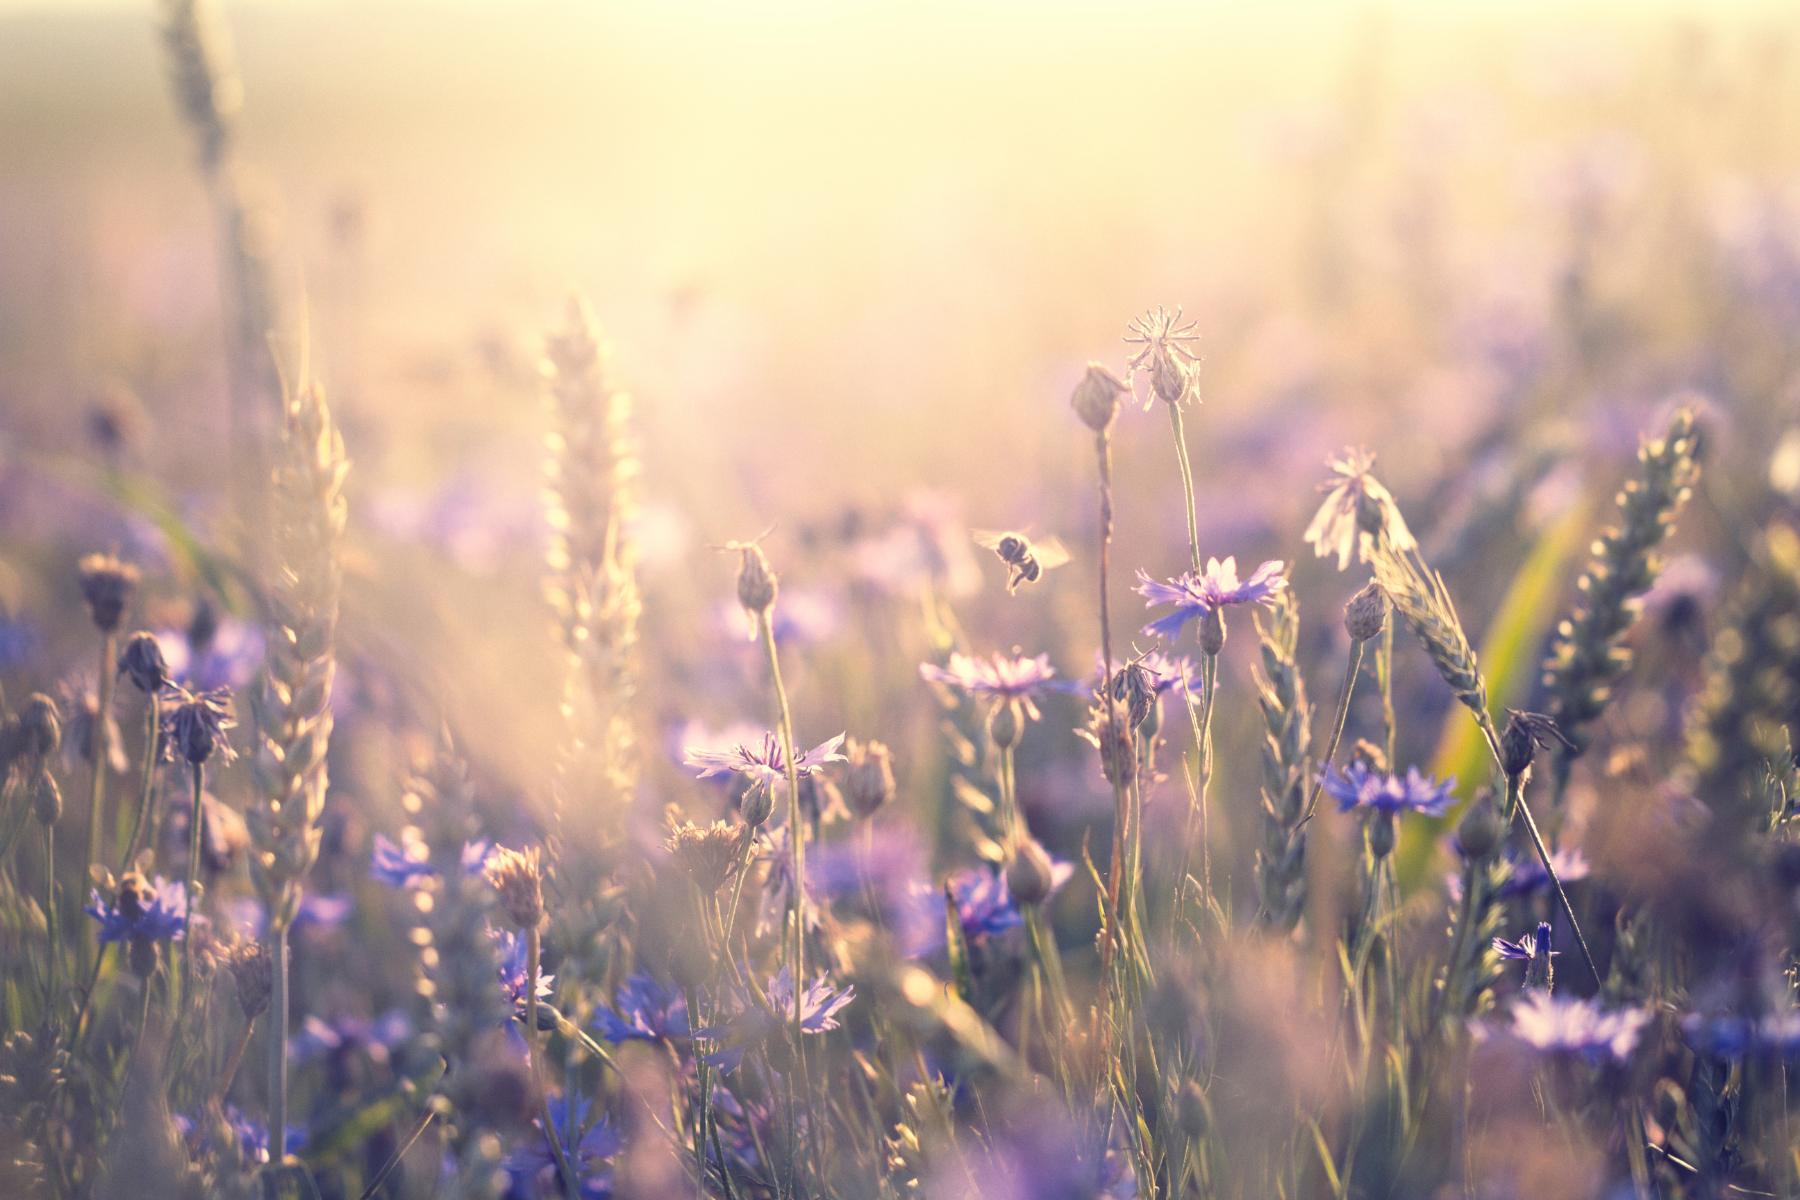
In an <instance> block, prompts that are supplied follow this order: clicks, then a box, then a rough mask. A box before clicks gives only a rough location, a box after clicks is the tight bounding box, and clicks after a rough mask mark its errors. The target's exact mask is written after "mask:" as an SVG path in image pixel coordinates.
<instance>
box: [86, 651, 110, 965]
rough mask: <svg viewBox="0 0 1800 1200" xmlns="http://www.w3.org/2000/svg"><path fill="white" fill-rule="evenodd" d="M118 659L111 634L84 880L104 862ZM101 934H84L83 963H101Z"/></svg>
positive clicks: (97, 720)
mask: <svg viewBox="0 0 1800 1200" xmlns="http://www.w3.org/2000/svg"><path fill="white" fill-rule="evenodd" d="M117 656H118V642H117V635H115V634H114V633H113V632H112V631H111V630H108V631H107V632H106V633H105V634H104V635H103V636H102V637H101V639H100V683H99V692H100V697H99V704H100V708H99V711H98V713H97V714H96V715H95V717H94V733H93V738H92V740H91V741H90V742H89V744H88V747H87V748H88V749H89V750H90V751H92V753H93V756H94V764H93V765H94V774H93V781H92V783H91V784H90V786H89V788H88V827H87V859H86V860H85V861H84V862H83V863H82V864H81V877H82V878H83V879H86V878H87V877H88V868H89V867H91V866H93V865H94V864H95V863H97V862H99V861H100V810H101V808H102V807H103V802H104V800H105V796H106V766H107V761H108V759H109V758H110V757H111V755H110V754H109V753H108V751H110V750H111V749H112V733H111V728H110V726H109V725H108V724H107V722H108V719H109V718H110V717H111V715H112V699H113V671H114V670H116V669H117V668H116V665H115V662H114V660H115V659H116V658H117ZM99 936H100V931H99V929H98V928H97V927H95V926H89V927H88V928H87V929H86V930H84V931H83V933H82V938H81V945H82V962H83V963H89V962H94V961H96V960H98V958H99V957H100V956H99V946H100V942H99Z"/></svg>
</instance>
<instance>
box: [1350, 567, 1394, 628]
mask: <svg viewBox="0 0 1800 1200" xmlns="http://www.w3.org/2000/svg"><path fill="white" fill-rule="evenodd" d="M1386 624H1387V596H1386V595H1385V594H1383V592H1382V590H1381V585H1380V584H1379V583H1376V582H1375V581H1374V580H1373V579H1371V580H1369V582H1368V583H1366V584H1364V585H1363V588H1362V590H1361V591H1360V592H1358V593H1356V595H1354V596H1352V597H1350V602H1349V603H1348V604H1346V605H1344V632H1345V633H1348V634H1349V635H1350V640H1351V641H1353V642H1366V641H1368V640H1369V639H1370V638H1374V637H1379V636H1381V630H1382V628H1383V627H1384V626H1385V625H1386Z"/></svg>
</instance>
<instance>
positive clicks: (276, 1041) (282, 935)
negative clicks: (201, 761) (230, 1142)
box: [182, 767, 288, 1162]
mask: <svg viewBox="0 0 1800 1200" xmlns="http://www.w3.org/2000/svg"><path fill="white" fill-rule="evenodd" d="M199 772H200V768H198V767H195V768H194V773H195V776H196V778H197V777H198V776H199ZM269 936H270V937H272V938H273V939H274V941H273V943H272V944H271V945H270V946H269V961H270V965H271V966H272V967H273V968H274V970H273V973H272V975H271V984H272V986H271V988H270V991H269V1027H268V1032H269V1158H270V1160H271V1161H273V1162H281V1161H282V1160H283V1159H284V1158H285V1157H286V1156H287V1068H288V1059H287V1022H288V930H287V926H286V925H277V926H275V927H274V928H273V929H272V930H271V931H270V934H269ZM186 1001H187V995H186V992H185V991H184V992H183V994H182V1002H183V1003H186ZM277 1151H280V1153H276V1152H277Z"/></svg>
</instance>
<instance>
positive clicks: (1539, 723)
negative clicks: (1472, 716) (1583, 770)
mask: <svg viewBox="0 0 1800 1200" xmlns="http://www.w3.org/2000/svg"><path fill="white" fill-rule="evenodd" d="M1554 745H1561V746H1563V747H1564V748H1566V749H1569V750H1574V749H1575V748H1576V747H1575V743H1574V742H1572V741H1570V740H1569V738H1568V736H1567V735H1566V734H1564V733H1563V731H1562V730H1561V729H1559V728H1557V725H1556V722H1555V721H1553V720H1551V719H1550V718H1549V717H1547V716H1545V715H1544V714H1543V713H1534V712H1518V711H1517V710H1515V709H1511V708H1509V709H1507V710H1506V731H1505V732H1504V733H1502V734H1501V735H1500V752H1501V755H1502V758H1503V763H1502V765H1503V766H1504V767H1505V769H1506V773H1507V774H1508V775H1509V776H1522V775H1524V774H1525V773H1526V772H1527V771H1529V770H1531V760H1532V759H1533V758H1534V757H1536V755H1537V752H1538V750H1539V749H1540V748H1541V749H1545V750H1548V749H1549V748H1550V747H1551V746H1554Z"/></svg>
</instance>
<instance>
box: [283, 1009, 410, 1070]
mask: <svg viewBox="0 0 1800 1200" xmlns="http://www.w3.org/2000/svg"><path fill="white" fill-rule="evenodd" d="M411 1036H412V1022H411V1021H409V1020H407V1017H406V1014H405V1013H403V1012H401V1011H400V1010H399V1009H397V1008H396V1009H391V1010H389V1011H388V1012H386V1013H384V1014H383V1015H382V1016H380V1017H378V1018H376V1019H375V1020H373V1021H369V1020H365V1019H364V1018H362V1017H351V1016H340V1017H334V1018H333V1019H332V1020H330V1021H321V1020H320V1019H319V1018H317V1017H314V1016H310V1015H309V1016H308V1017H307V1018H306V1019H305V1020H304V1021H302V1022H301V1023H300V1032H299V1033H298V1034H295V1035H294V1036H293V1037H291V1038H289V1039H288V1059H289V1060H290V1061H292V1062H296V1063H304V1062H311V1061H312V1060H313V1059H315V1058H319V1057H322V1056H325V1055H347V1054H350V1053H352V1052H354V1051H357V1050H361V1051H363V1052H364V1053H365V1054H367V1055H368V1056H369V1057H370V1058H371V1059H373V1060H374V1061H375V1062H386V1061H387V1059H388V1053H389V1052H390V1051H391V1050H393V1049H394V1047H396V1046H398V1045H399V1044H400V1043H402V1042H404V1041H405V1040H406V1039H407V1038H409V1037H411Z"/></svg>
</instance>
